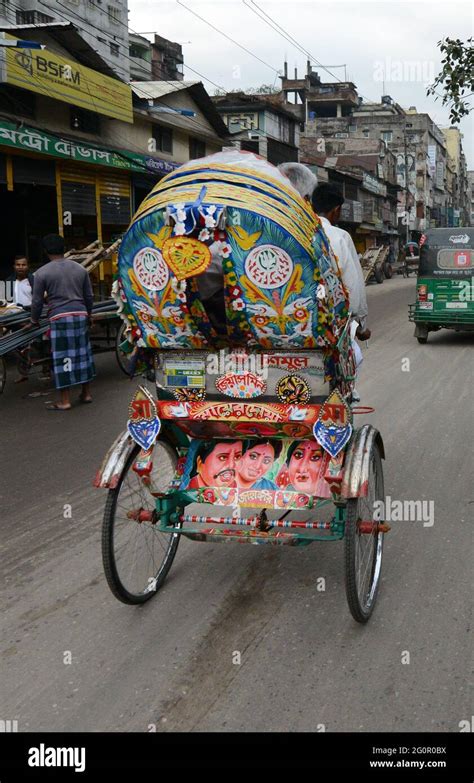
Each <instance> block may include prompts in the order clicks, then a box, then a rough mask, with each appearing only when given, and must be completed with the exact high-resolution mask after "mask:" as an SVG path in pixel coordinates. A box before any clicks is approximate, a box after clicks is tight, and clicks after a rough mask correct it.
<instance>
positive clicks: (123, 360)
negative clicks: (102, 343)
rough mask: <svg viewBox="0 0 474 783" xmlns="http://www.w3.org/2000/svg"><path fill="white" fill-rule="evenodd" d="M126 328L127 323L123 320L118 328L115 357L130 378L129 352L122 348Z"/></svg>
mask: <svg viewBox="0 0 474 783" xmlns="http://www.w3.org/2000/svg"><path fill="white" fill-rule="evenodd" d="M126 328H127V325H126V324H125V323H123V322H122V323H121V324H120V326H119V328H118V329H117V334H116V336H115V358H116V359H117V364H118V366H119V367H120V369H121V370H122V372H123V373H125V375H127V376H128V377H129V378H130V359H129V358H128V354H126V353H124V352H123V351H122V350H121V349H120V345H121V343H123V342H124V340H125V330H126Z"/></svg>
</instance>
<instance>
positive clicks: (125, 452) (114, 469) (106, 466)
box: [94, 422, 189, 489]
mask: <svg viewBox="0 0 474 783" xmlns="http://www.w3.org/2000/svg"><path fill="white" fill-rule="evenodd" d="M160 440H166V441H167V442H168V443H169V444H170V445H172V446H175V447H178V446H183V447H185V446H187V445H189V440H188V438H187V437H186V435H185V434H184V433H183V432H182V431H181V430H180V429H179V427H177V426H176V425H175V424H173V423H171V422H166V423H165V424H164V426H163V429H162V431H161V433H160ZM135 446H136V443H135V441H134V440H133V438H131V436H130V434H129V432H128V430H124V431H123V432H121V433H120V435H118V436H117V438H116V439H115V440H114V442H113V443H112V445H111V447H110V449H109V450H108V452H107V454H106V455H105V457H104V460H103V462H102V465H101V466H100V468H99V470H98V471H97V473H96V476H95V479H94V487H97V488H98V489H100V488H102V489H115V487H116V486H117V484H118V482H119V479H120V475H121V473H122V471H123V469H124V467H125V463H126V462H127V459H128V458H129V456H130V454H131V453H132V450H133V449H134V447H135Z"/></svg>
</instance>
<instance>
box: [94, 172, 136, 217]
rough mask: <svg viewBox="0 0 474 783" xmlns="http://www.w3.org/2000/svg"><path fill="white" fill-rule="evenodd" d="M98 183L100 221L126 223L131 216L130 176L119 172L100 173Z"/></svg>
mask: <svg viewBox="0 0 474 783" xmlns="http://www.w3.org/2000/svg"><path fill="white" fill-rule="evenodd" d="M98 185H99V194H100V211H101V215H102V223H103V224H109V225H117V226H119V225H122V226H123V225H128V224H129V223H130V218H131V212H130V208H131V204H130V195H131V191H130V178H129V177H128V176H127V175H120V174H106V175H104V174H101V175H99V178H98Z"/></svg>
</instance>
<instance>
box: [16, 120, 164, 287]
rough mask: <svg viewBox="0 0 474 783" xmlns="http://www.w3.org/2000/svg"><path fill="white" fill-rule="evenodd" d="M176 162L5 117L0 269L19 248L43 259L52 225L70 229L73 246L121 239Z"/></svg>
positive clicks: (69, 244) (35, 263) (68, 238)
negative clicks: (43, 241) (43, 239)
mask: <svg viewBox="0 0 474 783" xmlns="http://www.w3.org/2000/svg"><path fill="white" fill-rule="evenodd" d="M176 166H177V164H174V163H170V162H168V161H163V160H160V159H158V158H153V157H151V156H145V155H141V154H139V153H135V152H131V151H128V150H111V149H105V148H99V147H96V146H92V145H88V144H86V143H83V142H78V141H74V140H71V139H65V138H63V137H60V136H59V135H58V136H56V135H54V134H52V133H46V132H43V131H39V130H36V129H34V128H28V127H24V126H23V127H21V128H18V125H16V124H14V123H12V122H6V121H3V120H2V121H0V209H1V214H2V218H5V220H4V226H5V229H4V232H3V245H2V252H1V258H0V273H1V275H2V276H3V275H4V274H5V273H6V271H7V270H10V268H11V265H12V263H13V259H14V257H15V255H18V254H19V253H26V254H27V255H28V257H29V258H30V261H31V264H32V266H33V267H35V266H38V265H40V264H41V263H42V262H43V261H44V258H43V257H42V252H41V237H42V236H44V235H45V234H46V233H49V232H51V231H53V232H55V231H58V232H59V233H60V234H62V235H63V236H64V238H65V240H66V247H67V249H71V248H75V249H81V248H83V247H86V246H87V245H89V244H90V243H91V242H93V241H95V240H97V239H98V240H99V241H100V242H101V243H103V244H106V245H107V244H109V243H112V242H114V241H115V239H117V238H118V237H119V236H121V234H122V233H123V232H124V231H125V229H126V228H127V226H128V224H129V222H130V219H131V217H132V213H133V211H134V210H135V209H136V207H137V206H138V205H139V203H140V202H141V201H142V199H143V198H144V197H145V195H146V193H147V192H149V190H150V189H151V188H152V187H153V185H154V183H155V182H157V181H158V180H159V179H161V177H162V176H164V174H166V173H168V171H172V170H173V169H174V168H176Z"/></svg>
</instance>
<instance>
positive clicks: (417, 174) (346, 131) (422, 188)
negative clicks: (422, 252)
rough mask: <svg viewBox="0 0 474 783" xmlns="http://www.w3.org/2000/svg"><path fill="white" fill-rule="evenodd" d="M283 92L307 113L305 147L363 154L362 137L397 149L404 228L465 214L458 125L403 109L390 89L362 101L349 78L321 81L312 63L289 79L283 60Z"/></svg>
mask: <svg viewBox="0 0 474 783" xmlns="http://www.w3.org/2000/svg"><path fill="white" fill-rule="evenodd" d="M282 94H283V95H284V96H285V97H287V98H288V99H289V100H290V99H291V98H292V97H293V110H294V111H295V113H296V114H297V115H298V116H299V117H300V118H301V119H302V121H304V131H303V134H302V147H303V148H304V149H305V151H306V154H315V153H316V152H318V151H319V154H324V155H326V154H329V156H331V154H338V155H339V154H343V153H345V154H356V153H357V155H360V154H361V152H363V151H364V141H363V140H367V144H369V143H370V142H374V143H377V144H382V145H383V146H384V147H385V150H386V152H387V157H389V154H390V155H392V156H395V160H396V181H397V185H398V227H399V231H400V235H401V236H402V235H403V233H405V234H406V238H408V236H409V235H411V234H413V235H414V236H415V237H416V236H417V235H418V234H420V233H421V232H422V231H424V230H425V229H427V228H430V227H436V226H449V225H453V226H454V225H460V223H459V220H461V219H463V218H462V216H463V215H464V216H466V215H467V203H468V197H467V184H466V183H467V171H466V163H465V158H464V154H463V152H462V144H461V138H460V135H459V132H458V131H457V130H456V129H454V128H450V129H448V131H446V132H445V131H442V130H441V129H440V128H438V126H437V125H436V124H435V123H434V122H433V121H432V119H431V117H430V116H429V115H428V114H426V113H419V112H417V110H416V108H415V107H413V106H412V107H410V108H409V109H403V108H402V107H401V106H400V105H399V104H397V103H396V101H394V100H393V98H392V97H391V96H389V95H384V96H382V98H381V101H380V103H366V102H364V101H363V99H362V98H361V97H360V96H359V95H358V94H357V89H356V86H355V85H354V84H353V83H352V82H340V83H323V82H321V80H320V78H319V76H318V74H317V73H315V72H314V71H312V69H311V67H310V63H308V70H307V74H306V75H305V77H304V78H303V79H298V78H297V76H296V75H295V78H294V79H289V78H288V75H287V68H286V66H285V75H284V76H283V77H282ZM306 142H307V143H306ZM381 162H382V161H381ZM384 176H385V174H384ZM388 184H390V183H389V181H387V185H388Z"/></svg>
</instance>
